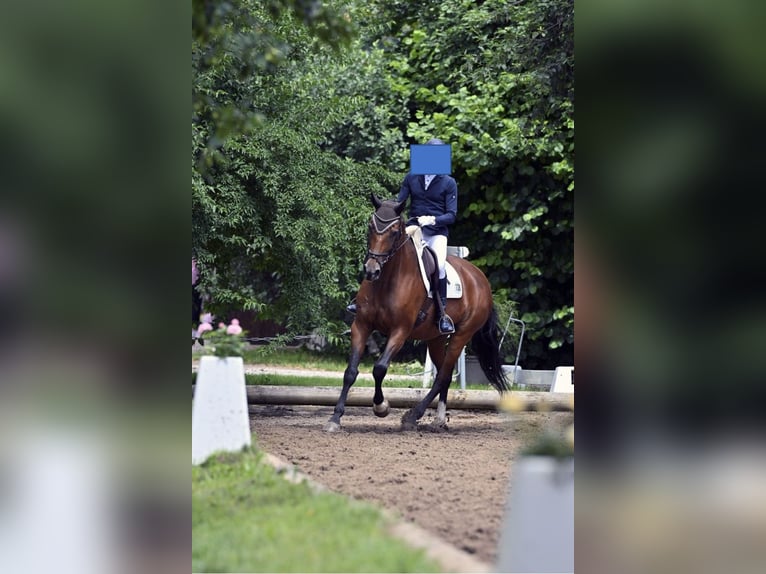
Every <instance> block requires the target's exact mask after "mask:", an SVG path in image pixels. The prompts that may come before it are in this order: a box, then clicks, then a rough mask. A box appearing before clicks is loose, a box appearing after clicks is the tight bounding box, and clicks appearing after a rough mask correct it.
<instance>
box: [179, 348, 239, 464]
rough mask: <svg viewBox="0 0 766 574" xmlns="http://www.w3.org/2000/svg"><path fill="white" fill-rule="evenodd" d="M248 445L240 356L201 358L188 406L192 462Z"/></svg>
mask: <svg viewBox="0 0 766 574" xmlns="http://www.w3.org/2000/svg"><path fill="white" fill-rule="evenodd" d="M245 446H250V420H249V417H248V411H247V391H246V389H245V368H244V364H243V362H242V357H211V356H207V357H201V358H200V361H199V370H198V371H197V383H196V386H195V388H194V405H193V407H192V464H201V463H203V462H205V460H206V459H207V458H208V457H209V456H210V455H211V454H213V453H214V452H215V451H217V450H224V451H238V450H241V449H242V448H243V447H245Z"/></svg>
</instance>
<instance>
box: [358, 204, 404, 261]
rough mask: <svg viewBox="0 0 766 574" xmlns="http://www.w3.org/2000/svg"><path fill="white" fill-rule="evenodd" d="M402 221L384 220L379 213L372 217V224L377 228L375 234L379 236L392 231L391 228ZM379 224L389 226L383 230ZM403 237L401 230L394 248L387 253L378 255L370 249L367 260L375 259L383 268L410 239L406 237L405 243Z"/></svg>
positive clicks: (394, 219)
mask: <svg viewBox="0 0 766 574" xmlns="http://www.w3.org/2000/svg"><path fill="white" fill-rule="evenodd" d="M400 220H401V218H400V217H395V218H393V219H383V218H382V217H380V216H379V215H378V214H377V213H373V215H372V224H373V226H374V227H375V233H376V234H378V235H382V234H383V233H385V232H386V231H388V229H390V228H391V226H392V225H394V223H396V222H397V221H400ZM378 222H380V225H381V226H383V225H384V224H387V225H385V226H384V227H382V228H381V227H380V226H379V225H378ZM402 235H404V234H403V233H402V230H401V228H400V229H399V231H398V232H397V235H396V239H395V240H394V246H393V247H392V248H391V249H390V250H389V251H388V252H387V253H376V252H375V251H372V250H370V249H369V248H368V249H367V259H370V258H372V259H374V260H375V261H377V262H378V265H380V266H381V268H382V267H383V266H384V265H385V264H386V263H387V262H388V260H389V259H391V258H392V257H393V256H394V255H395V254H396V252H397V251H399V250H400V249H401V248H402V247H404V244H405V243H407V239H408V238H407V237H406V236H405V238H404V240H403V241H400V239H401V238H402Z"/></svg>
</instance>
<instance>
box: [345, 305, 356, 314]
mask: <svg viewBox="0 0 766 574" xmlns="http://www.w3.org/2000/svg"><path fill="white" fill-rule="evenodd" d="M346 311H348V312H349V313H351V314H352V315H356V303H351V304H350V305H349V306H348V307H346Z"/></svg>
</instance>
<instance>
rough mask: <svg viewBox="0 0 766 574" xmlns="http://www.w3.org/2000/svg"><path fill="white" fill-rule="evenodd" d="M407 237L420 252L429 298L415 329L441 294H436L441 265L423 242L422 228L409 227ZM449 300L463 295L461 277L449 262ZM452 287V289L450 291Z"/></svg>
mask: <svg viewBox="0 0 766 574" xmlns="http://www.w3.org/2000/svg"><path fill="white" fill-rule="evenodd" d="M406 231H407V235H409V236H410V239H412V243H413V244H414V245H415V250H416V251H417V252H418V255H419V257H418V263H419V265H420V274H421V277H422V279H423V284H424V285H425V288H426V293H427V294H428V296H427V297H426V298H425V300H424V301H423V305H422V306H421V307H420V310H419V311H418V316H417V319H416V320H415V327H417V326H418V325H420V324H421V323H423V321H425V320H426V317H427V316H428V312H429V311H430V310H431V307H432V306H433V305H434V301H437V299H438V298H439V294H438V293H437V292H436V285H437V284H438V280H439V265H438V261H437V258H436V253H435V252H434V251H433V249H431V248H430V247H429V246H428V245H426V244H425V242H424V241H423V233H422V231H421V230H420V227H419V226H417V225H411V226H409V227H407V230H406ZM446 270H447V277H446V281H447V298H459V297H461V296H462V294H463V289H462V283H461V281H460V276H459V275H458V274H457V271H455V268H454V267H452V265H450V264H449V262H447V264H446ZM450 285H452V288H451V289H450ZM437 303H438V305H437V307H441V301H440V300H439V301H438V302H437Z"/></svg>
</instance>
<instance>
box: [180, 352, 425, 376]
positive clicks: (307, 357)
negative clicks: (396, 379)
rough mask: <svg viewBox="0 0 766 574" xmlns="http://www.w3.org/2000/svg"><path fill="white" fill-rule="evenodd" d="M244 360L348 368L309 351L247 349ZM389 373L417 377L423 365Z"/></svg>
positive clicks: (363, 366)
mask: <svg viewBox="0 0 766 574" xmlns="http://www.w3.org/2000/svg"><path fill="white" fill-rule="evenodd" d="M202 354H203V353H202V352H201V351H193V352H192V357H194V358H197V357H199V356H201V355H202ZM242 358H243V359H244V362H245V364H265V365H274V366H280V367H292V368H297V369H312V370H320V371H343V370H344V369H345V368H346V365H347V362H346V357H340V356H337V355H331V354H328V353H319V352H314V351H309V350H307V349H302V348H301V349H271V348H270V347H265V346H264V347H255V348H250V349H247V350H246V351H245V352H244V354H243V356H242ZM374 363H375V358H374V357H371V356H366V357H364V359H362V361H361V363H360V366H359V369H360V371H366V372H370V371H371V370H372V367H373V365H374ZM388 372H389V373H391V374H394V375H415V374H417V373H419V372H420V373H422V372H423V365H422V364H420V363H418V362H417V361H413V362H411V363H396V362H392V363H391V365H390V366H389V369H388Z"/></svg>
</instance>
